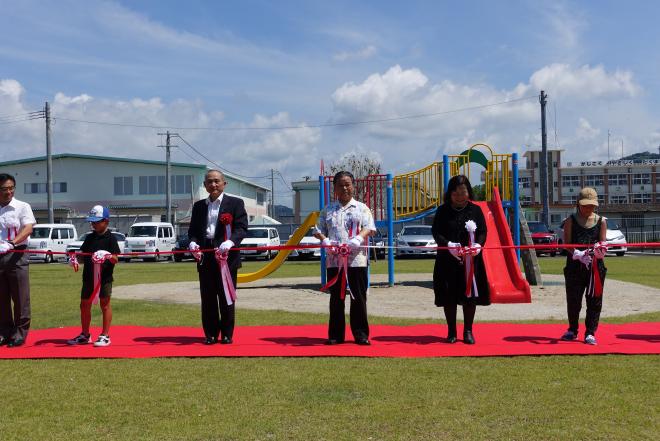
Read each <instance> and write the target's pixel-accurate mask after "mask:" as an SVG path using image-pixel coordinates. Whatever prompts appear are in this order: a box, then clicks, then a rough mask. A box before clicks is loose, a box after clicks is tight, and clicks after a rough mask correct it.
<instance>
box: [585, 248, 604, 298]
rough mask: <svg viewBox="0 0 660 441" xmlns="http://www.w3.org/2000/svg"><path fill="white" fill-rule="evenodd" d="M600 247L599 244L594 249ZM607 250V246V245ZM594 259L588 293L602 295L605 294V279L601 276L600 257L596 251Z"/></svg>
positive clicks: (596, 295) (595, 295)
mask: <svg viewBox="0 0 660 441" xmlns="http://www.w3.org/2000/svg"><path fill="white" fill-rule="evenodd" d="M598 247H600V245H599V244H596V245H595V246H594V249H596V248H598ZM605 249H606V250H607V247H605ZM593 257H594V260H593V262H592V263H591V274H589V288H588V289H587V295H592V296H594V297H601V296H602V295H603V281H602V280H601V278H600V271H598V261H599V260H600V259H598V258H597V257H596V254H595V253H594V256H593Z"/></svg>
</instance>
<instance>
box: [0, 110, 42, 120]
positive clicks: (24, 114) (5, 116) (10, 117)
mask: <svg viewBox="0 0 660 441" xmlns="http://www.w3.org/2000/svg"><path fill="white" fill-rule="evenodd" d="M32 116H35V117H36V116H38V117H40V118H43V117H44V111H43V110H38V111H35V112H26V113H16V114H13V115H2V116H0V119H13V118H23V117H32Z"/></svg>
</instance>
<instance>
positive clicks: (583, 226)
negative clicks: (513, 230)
mask: <svg viewBox="0 0 660 441" xmlns="http://www.w3.org/2000/svg"><path fill="white" fill-rule="evenodd" d="M597 207H598V193H596V190H594V189H593V188H590V187H585V188H583V189H582V190H580V193H579V195H578V198H577V203H576V210H575V213H573V214H572V215H570V216H569V217H568V218H567V219H566V221H565V222H564V243H565V244H579V245H580V246H578V247H575V248H568V249H567V251H568V254H567V257H566V267H565V268H564V279H565V282H566V310H567V313H568V330H567V331H566V332H565V333H564V335H562V337H561V339H562V340H565V341H571V340H577V338H578V326H579V319H580V310H581V309H582V297H583V296H584V295H585V292H586V303H587V316H586V319H585V326H586V330H585V336H584V342H585V343H587V344H590V345H595V344H596V330H597V328H598V321H599V319H600V311H601V309H602V307H603V296H602V287H603V285H604V283H605V274H606V272H607V268H605V263H604V257H605V252H606V251H607V244H606V243H605V238H606V236H605V235H606V232H607V222H606V219H605V218H604V217H602V216H600V215H598V214H597V213H596V208H597Z"/></svg>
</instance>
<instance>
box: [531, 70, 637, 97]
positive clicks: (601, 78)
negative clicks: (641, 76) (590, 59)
mask: <svg viewBox="0 0 660 441" xmlns="http://www.w3.org/2000/svg"><path fill="white" fill-rule="evenodd" d="M529 85H530V87H531V88H532V89H533V90H545V91H547V92H548V93H551V94H554V95H555V96H556V97H561V98H567V97H568V98H572V99H576V98H578V99H591V98H599V97H616V96H625V97H635V96H636V95H637V94H638V93H639V91H640V89H641V88H640V86H639V85H638V84H637V83H636V82H635V81H634V79H633V74H632V72H630V71H624V70H618V69H617V70H616V71H614V72H610V73H608V72H606V71H605V68H604V67H603V66H602V65H598V66H594V67H591V66H589V65H584V66H581V67H578V68H573V67H571V66H569V65H567V64H560V63H555V64H551V65H549V66H545V67H543V68H541V69H539V70H537V71H536V72H534V74H532V76H531V78H530V81H529Z"/></svg>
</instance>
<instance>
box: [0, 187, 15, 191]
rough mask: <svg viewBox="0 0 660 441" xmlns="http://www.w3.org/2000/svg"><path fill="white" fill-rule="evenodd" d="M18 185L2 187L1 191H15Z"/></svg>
mask: <svg viewBox="0 0 660 441" xmlns="http://www.w3.org/2000/svg"><path fill="white" fill-rule="evenodd" d="M14 190H16V187H0V191H14Z"/></svg>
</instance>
